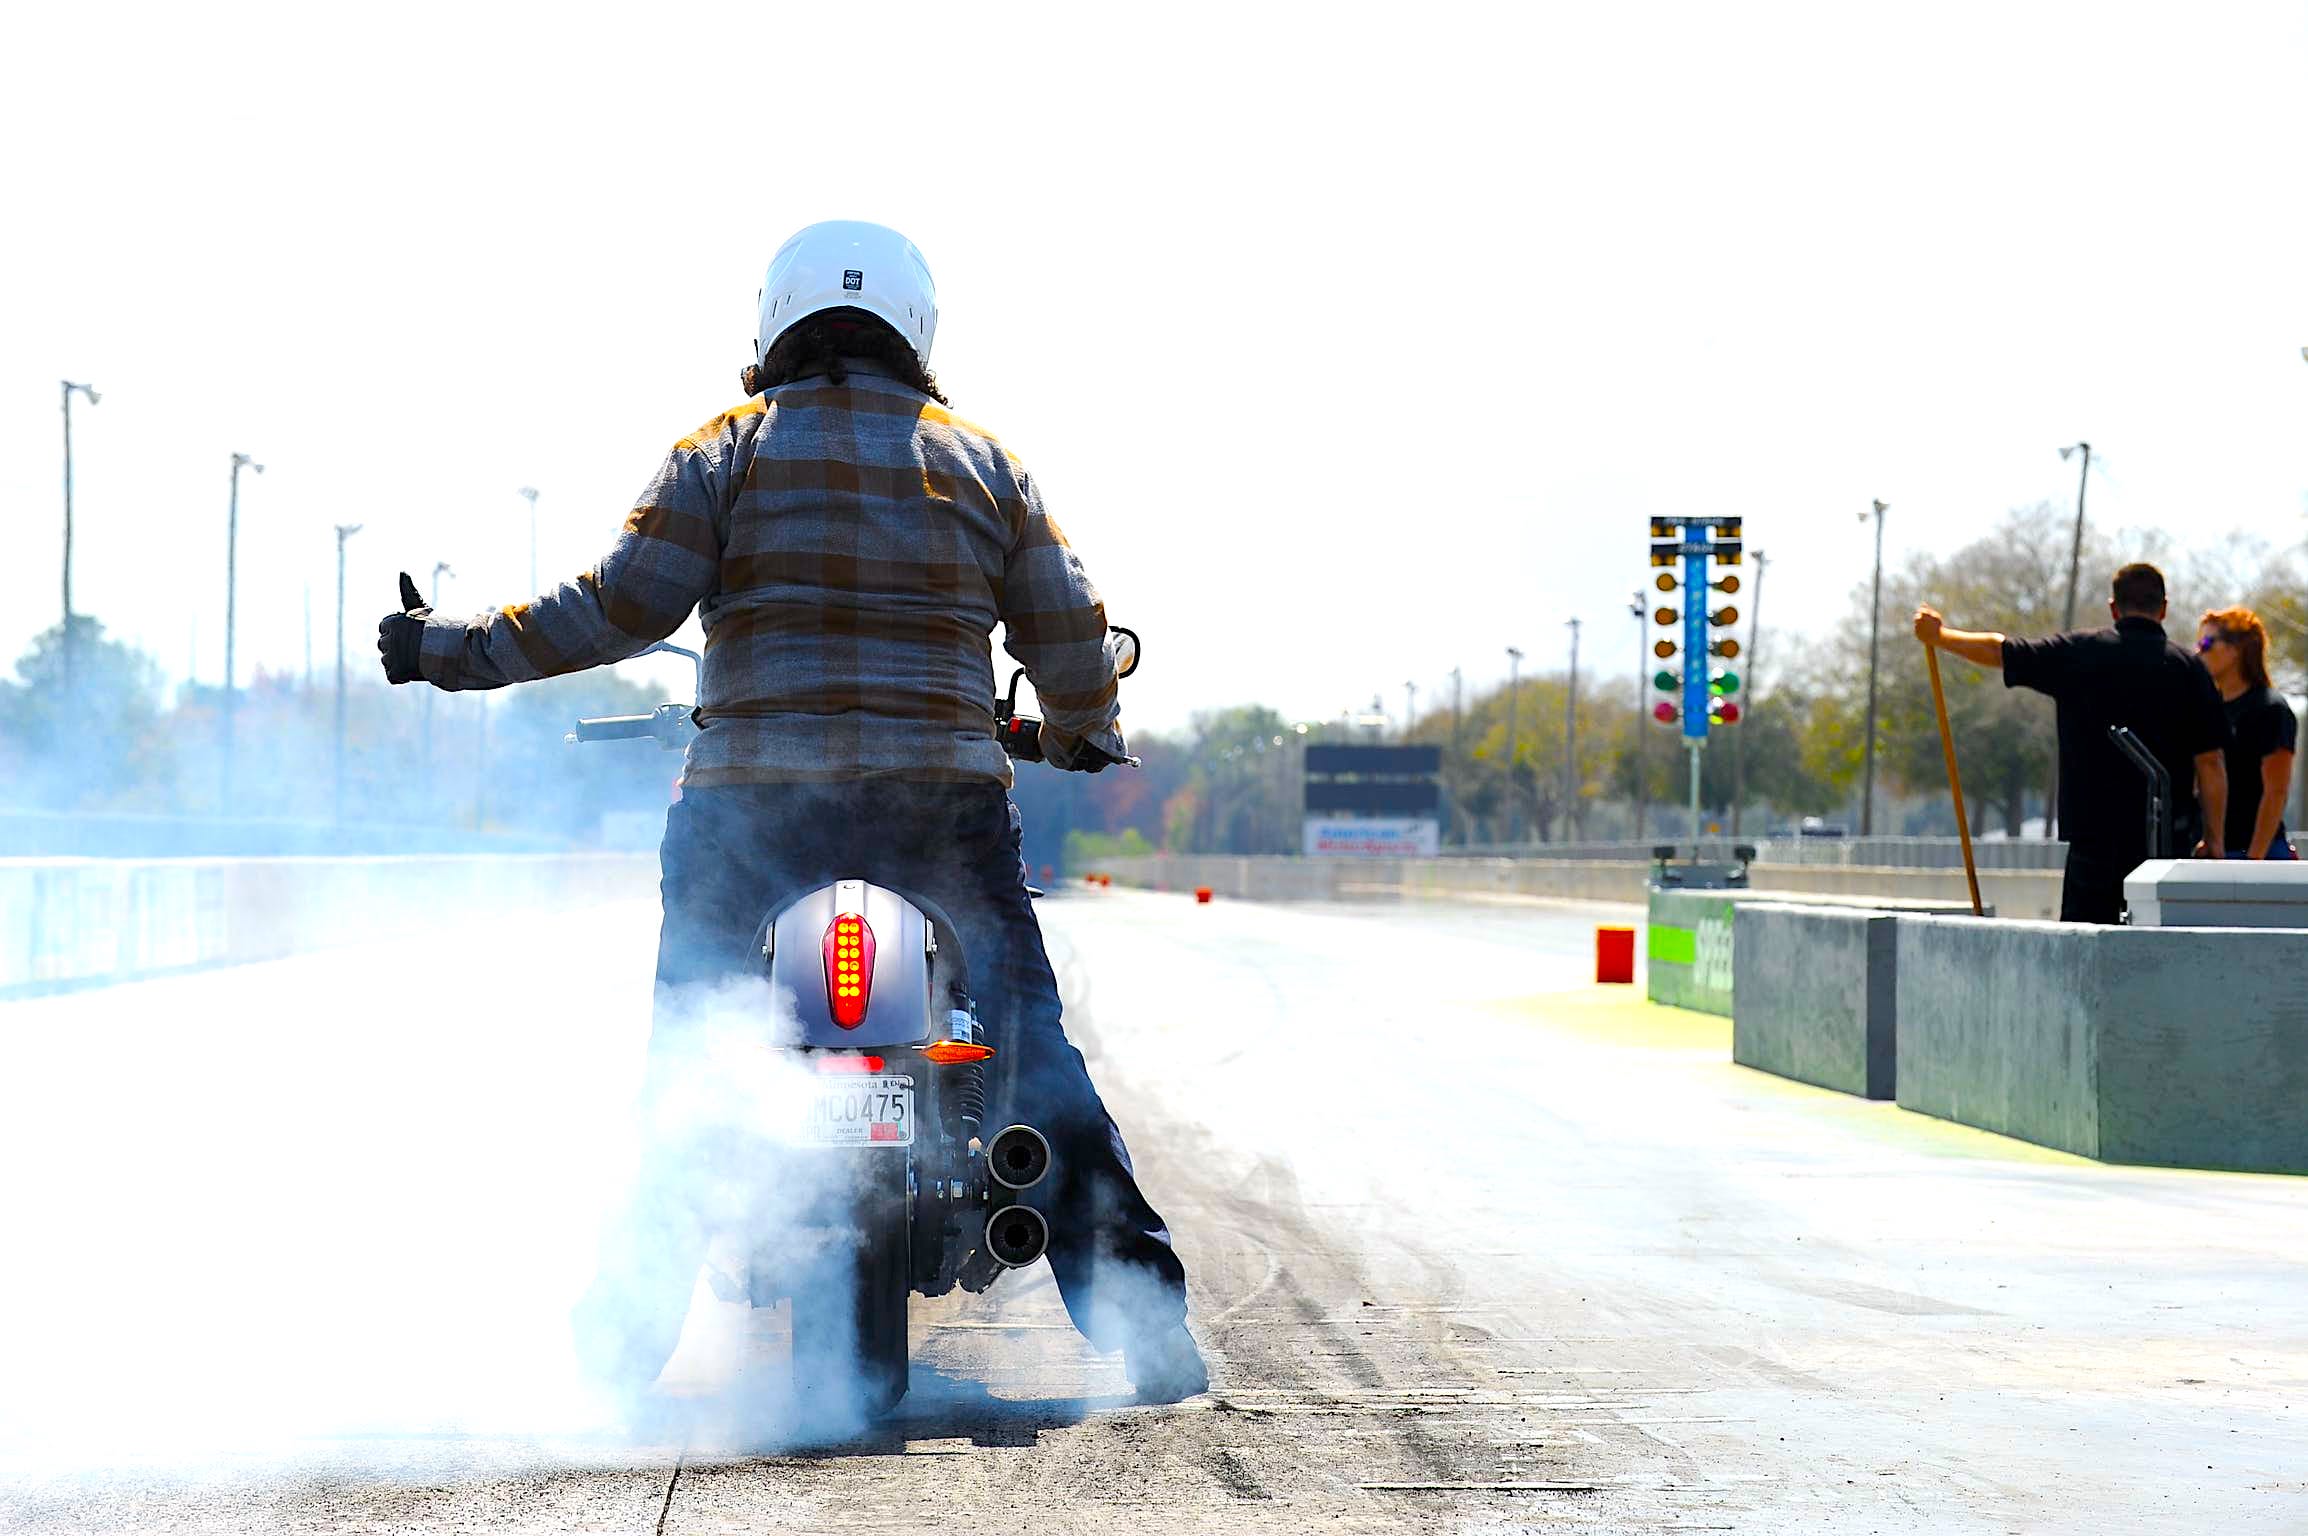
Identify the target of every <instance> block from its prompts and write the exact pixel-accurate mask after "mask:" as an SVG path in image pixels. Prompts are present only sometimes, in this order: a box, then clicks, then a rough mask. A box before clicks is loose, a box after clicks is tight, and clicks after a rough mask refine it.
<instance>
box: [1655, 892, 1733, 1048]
mask: <svg viewBox="0 0 2308 1536" xmlns="http://www.w3.org/2000/svg"><path fill="white" fill-rule="evenodd" d="M1649 896H1650V902H1649V910H1648V912H1647V913H1646V914H1645V920H1644V924H1643V949H1644V960H1645V966H1644V973H1643V981H1644V989H1645V991H1646V992H1647V993H1648V994H1649V996H1650V998H1651V1001H1653V1002H1655V1003H1667V1004H1670V1005H1671V1006H1673V1007H1676V1008H1695V1009H1697V1010H1698V1011H1699V1012H1701V1013H1716V1014H1721V1015H1723V1016H1724V1017H1725V1018H1729V1017H1730V1016H1731V989H1732V970H1731V950H1732V943H1733V939H1732V930H1731V915H1732V913H1733V911H1734V910H1735V909H1736V908H1737V907H1738V906H1739V905H1740V904H1741V903H1743V902H1747V901H1751V900H1755V899H1756V897H1755V895H1754V893H1753V892H1751V891H1676V890H1655V891H1652V892H1650V893H1649Z"/></svg>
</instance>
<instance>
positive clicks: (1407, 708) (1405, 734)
mask: <svg viewBox="0 0 2308 1536" xmlns="http://www.w3.org/2000/svg"><path fill="white" fill-rule="evenodd" d="M1417 719H1418V684H1416V683H1410V682H1406V683H1404V684H1403V685H1402V739H1403V740H1405V741H1408V740H1410V728H1411V726H1412V724H1413V723H1414V722H1416V721H1417Z"/></svg>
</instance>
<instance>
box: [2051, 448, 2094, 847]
mask: <svg viewBox="0 0 2308 1536" xmlns="http://www.w3.org/2000/svg"><path fill="white" fill-rule="evenodd" d="M2078 453H2080V454H2082V455H2083V456H2084V463H2083V468H2082V469H2081V470H2079V471H2077V474H2076V532H2075V537H2074V538H2073V539H2071V540H2070V541H2069V543H2068V600H2067V604H2066V606H2064V607H2063V608H2061V609H2060V632H2061V633H2062V634H2065V633H2067V632H2068V631H2069V630H2072V629H2074V628H2075V627H2076V596H2077V592H2076V588H2077V586H2078V585H2079V583H2080V581H2081V578H2082V575H2083V564H2084V491H2085V488H2086V487H2088V486H2089V485H2090V484H2091V473H2092V445H2091V444H2090V443H2070V444H2069V445H2068V446H2067V447H2065V448H2062V449H2061V450H2060V458H2061V460H2062V461H2063V462H2064V461H2065V460H2066V459H2067V458H2068V456H2069V455H2071V454H2078ZM2059 830H2060V763H2059V755H2058V754H2057V753H2054V754H2053V756H2052V787H2051V793H2050V794H2049V795H2047V796H2045V798H2044V836H2045V837H2047V838H2049V837H2057V836H2059Z"/></svg>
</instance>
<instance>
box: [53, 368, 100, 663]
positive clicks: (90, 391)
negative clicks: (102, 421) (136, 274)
mask: <svg viewBox="0 0 2308 1536" xmlns="http://www.w3.org/2000/svg"><path fill="white" fill-rule="evenodd" d="M59 382H61V383H62V384H63V386H64V699H65V705H66V707H67V708H69V707H70V706H71V700H72V695H73V688H72V646H73V640H72V396H73V395H74V394H75V393H79V394H83V395H86V396H87V397H88V403H89V404H90V405H94V404H96V403H97V400H98V399H99V396H98V395H97V393H96V386H95V385H93V384H75V383H73V382H72V381H71V380H70V379H64V380H60V381H59Z"/></svg>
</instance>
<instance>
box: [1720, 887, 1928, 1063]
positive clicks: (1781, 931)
mask: <svg viewBox="0 0 2308 1536" xmlns="http://www.w3.org/2000/svg"><path fill="white" fill-rule="evenodd" d="M1898 921H1899V919H1898V918H1897V917H1896V916H1895V915H1894V914H1892V913H1889V912H1871V911H1866V910H1864V909H1855V908H1850V907H1802V906H1793V905H1788V904H1785V903H1781V902H1775V901H1752V902H1746V903H1742V904H1741V905H1740V906H1739V908H1738V909H1737V911H1736V913H1735V915H1734V917H1733V919H1732V926H1733V930H1734V933H1735V935H1736V937H1735V942H1734V944H1733V946H1732V951H1733V962H1732V969H1733V973H1734V975H1735V977H1736V982H1735V985H1734V987H1733V1000H1732V1001H1733V1006H1732V1014H1731V1021H1732V1022H1731V1059H1732V1060H1733V1061H1736V1062H1738V1063H1739V1064H1740V1065H1742V1066H1748V1067H1755V1068H1759V1069H1760V1070H1762V1071H1765V1072H1774V1073H1777V1074H1778V1075H1779V1076H1781V1077H1791V1078H1794V1079H1796V1080H1797V1081H1798V1082H1805V1083H1816V1084H1818V1085H1819V1086H1820V1087H1822V1088H1834V1089H1838V1090H1840V1091H1842V1092H1844V1093H1853V1094H1858V1095H1860V1096H1861V1097H1863V1098H1870V1099H1888V1098H1890V1097H1892V1093H1893V1085H1894V1076H1893V1071H1894V1065H1895V1057H1894V1041H1895V1038H1896V1036H1895V1021H1896V1019H1897V996H1896V993H1895V980H1896V977H1897V974H1898V927H1897V925H1898Z"/></svg>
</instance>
